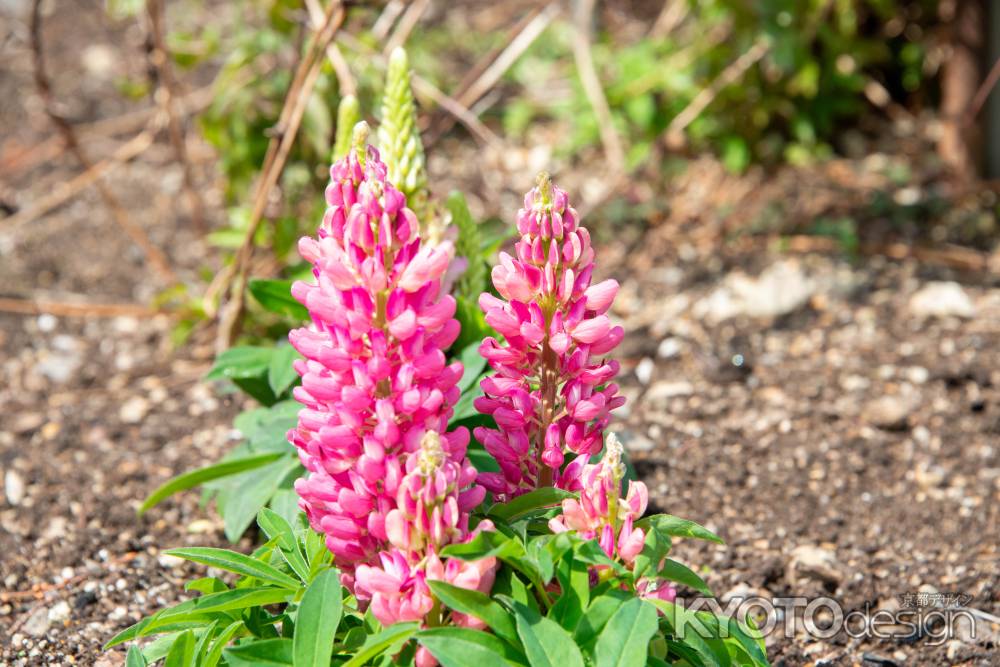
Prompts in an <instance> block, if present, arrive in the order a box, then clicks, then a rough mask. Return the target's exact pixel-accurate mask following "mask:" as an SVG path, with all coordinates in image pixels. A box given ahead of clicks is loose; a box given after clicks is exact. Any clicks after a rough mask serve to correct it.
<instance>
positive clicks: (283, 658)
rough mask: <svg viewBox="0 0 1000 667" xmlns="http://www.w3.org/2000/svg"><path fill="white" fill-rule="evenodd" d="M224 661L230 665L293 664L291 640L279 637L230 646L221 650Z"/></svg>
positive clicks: (254, 666) (279, 666)
mask: <svg viewBox="0 0 1000 667" xmlns="http://www.w3.org/2000/svg"><path fill="white" fill-rule="evenodd" d="M222 655H223V656H225V658H226V662H227V663H229V665H230V666H231V667H271V666H272V665H273V666H275V667H283V666H284V665H294V664H295V663H294V662H293V658H292V640H291V639H285V638H284V637H279V638H275V639H264V640H262V641H254V642H249V643H246V644H241V645H239V646H232V647H229V648H227V649H224V650H223V651H222Z"/></svg>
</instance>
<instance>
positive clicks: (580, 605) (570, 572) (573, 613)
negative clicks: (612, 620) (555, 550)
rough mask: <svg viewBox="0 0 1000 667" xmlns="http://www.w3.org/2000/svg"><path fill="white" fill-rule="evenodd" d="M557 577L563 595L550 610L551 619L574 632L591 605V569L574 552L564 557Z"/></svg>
mask: <svg viewBox="0 0 1000 667" xmlns="http://www.w3.org/2000/svg"><path fill="white" fill-rule="evenodd" d="M555 570H556V576H557V577H558V579H559V585H560V586H561V587H562V594H561V595H560V596H559V598H558V599H557V600H556V603H555V604H554V605H552V609H550V610H549V617H550V618H552V619H553V620H555V621H556V622H558V623H559V625H560V626H562V627H563V628H566V629H567V630H568V631H570V632H573V631H574V630H576V626H577V624H578V623H579V622H580V619H581V618H582V617H583V614H584V610H586V608H587V606H588V605H589V604H590V568H589V567H588V566H587V564H586V563H584V562H583V561H582V560H579V559H578V558H575V554H574V553H573V552H568V553H567V554H566V555H564V556H563V557H562V558H561V559H560V560H559V562H558V564H557V565H556V568H555Z"/></svg>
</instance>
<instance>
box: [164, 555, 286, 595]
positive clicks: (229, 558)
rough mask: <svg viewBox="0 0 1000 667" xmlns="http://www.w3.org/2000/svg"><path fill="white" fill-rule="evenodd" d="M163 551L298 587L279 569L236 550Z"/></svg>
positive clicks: (282, 584) (276, 583)
mask: <svg viewBox="0 0 1000 667" xmlns="http://www.w3.org/2000/svg"><path fill="white" fill-rule="evenodd" d="M165 553H167V554H169V555H171V556H176V557H178V558H183V559H184V560H189V561H193V562H195V563H201V564H202V565H208V566H209V567H217V568H219V569H220V570H227V571H229V572H235V573H236V574H242V575H244V576H247V577H253V578H254V579H260V580H261V581H267V582H270V583H272V584H275V585H277V586H281V587H283V588H287V589H290V590H296V589H297V588H298V587H299V582H297V581H295V579H292V578H291V577H290V576H288V575H287V574H285V573H284V572H282V571H281V570H279V569H277V568H275V567H274V566H272V565H270V564H268V563H265V562H263V561H260V560H257V559H256V558H251V557H250V556H247V555H245V554H241V553H239V552H236V551H229V550H228V549H216V548H214V547H184V548H181V549H169V550H168V551H166V552H165Z"/></svg>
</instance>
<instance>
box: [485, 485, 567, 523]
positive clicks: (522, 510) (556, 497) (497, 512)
mask: <svg viewBox="0 0 1000 667" xmlns="http://www.w3.org/2000/svg"><path fill="white" fill-rule="evenodd" d="M575 497H576V494H575V493H571V492H570V491H565V490H563V489H557V488H556V487H554V486H547V487H543V488H540V489H535V490H534V491H529V492H528V493H526V494H524V495H523V496H518V497H517V498H514V499H513V500H511V501H510V502H508V503H504V504H502V505H494V506H493V507H491V508H490V511H489V514H490V516H495V517H499V518H501V519H503V520H504V521H507V522H514V521H516V520H518V519H520V518H522V517H524V516H527V515H529V514H532V513H533V512H537V511H538V510H543V509H550V508H552V507H556V506H557V505H559V504H560V503H561V502H562V501H563V500H565V499H567V498H575Z"/></svg>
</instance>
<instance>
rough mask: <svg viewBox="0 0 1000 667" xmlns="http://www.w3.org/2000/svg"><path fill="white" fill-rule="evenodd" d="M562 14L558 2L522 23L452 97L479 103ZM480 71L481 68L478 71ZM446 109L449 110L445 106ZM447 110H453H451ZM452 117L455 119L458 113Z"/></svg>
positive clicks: (443, 127)
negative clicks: (501, 48) (559, 14)
mask: <svg viewBox="0 0 1000 667" xmlns="http://www.w3.org/2000/svg"><path fill="white" fill-rule="evenodd" d="M558 13H559V6H558V4H556V3H554V2H553V3H549V4H548V5H546V6H545V7H544V8H543V9H541V10H540V11H538V12H537V13H532V14H531V15H530V16H531V18H530V20H528V21H525V22H523V23H519V24H518V26H517V27H520V30H518V32H517V33H516V34H515V35H514V36H513V37H512V38H511V39H510V40H509V42H508V43H507V47H506V48H504V49H503V50H501V51H499V52H498V53H497V54H496V56H495V57H494V58H493V59H492V60H491V61H490V63H489V65H487V66H484V67H482V68H481V72H480V73H479V75H478V76H477V77H476V78H475V79H474V80H473V81H472V82H471V83H469V84H468V85H467V86H466V87H465V89H464V90H461V84H460V86H459V90H456V92H455V94H454V95H452V99H454V100H455V101H456V102H457V104H458V105H459V106H460V107H462V108H465V109H468V108H469V107H471V106H472V105H473V104H475V103H476V102H477V101H478V100H479V99H480V98H481V97H482V96H483V95H485V94H486V93H487V92H489V90H490V89H491V88H493V86H495V85H496V83H497V81H499V80H500V78H501V77H502V76H503V75H504V74H505V73H506V72H507V70H509V69H510V68H511V66H512V65H513V64H514V63H515V62H517V59H518V58H520V57H521V56H522V55H523V54H524V52H525V51H527V50H528V48H529V47H530V46H531V45H532V44H534V42H535V40H536V39H538V38H539V37H540V36H541V34H542V33H543V32H545V29H546V28H547V27H548V26H549V24H550V23H551V22H552V20H553V19H554V18H555V17H556V14H558ZM477 68H478V66H477V67H476V68H474V69H477ZM442 108H445V107H444V106H443V105H442ZM446 110H447V111H450V110H449V109H446ZM452 115H453V116H454V115H455V114H452ZM449 129H451V124H449V123H444V124H443V125H441V126H440V127H438V128H437V129H436V131H435V132H434V133H433V134H432V135H431V136H430V137H429V139H428V142H427V143H428V144H430V143H434V141H436V140H437V139H438V138H439V137H440V136H441V135H442V134H444V133H445V132H447V131H448V130H449Z"/></svg>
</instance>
